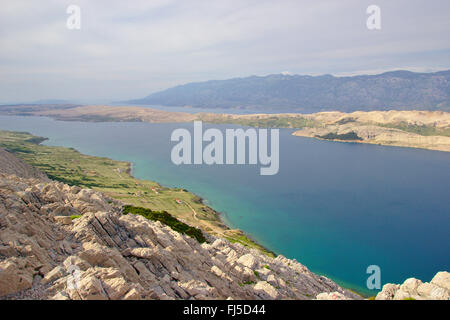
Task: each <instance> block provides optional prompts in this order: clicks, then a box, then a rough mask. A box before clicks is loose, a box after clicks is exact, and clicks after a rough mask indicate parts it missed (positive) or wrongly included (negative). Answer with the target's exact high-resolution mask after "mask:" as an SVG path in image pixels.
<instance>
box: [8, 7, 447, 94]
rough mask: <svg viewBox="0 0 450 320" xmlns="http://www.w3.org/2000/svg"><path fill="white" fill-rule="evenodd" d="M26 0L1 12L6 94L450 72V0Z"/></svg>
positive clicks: (140, 90) (115, 91) (109, 91)
mask: <svg viewBox="0 0 450 320" xmlns="http://www.w3.org/2000/svg"><path fill="white" fill-rule="evenodd" d="M377 2H378V5H379V6H380V7H381V14H382V30H380V31H369V30H367V28H366V18H367V14H366V8H367V6H368V5H369V4H371V3H365V2H364V1H360V0H345V1H334V0H323V1H315V2H313V1H306V0H305V1H299V0H280V1H271V0H239V1H238V0H229V1H220V0H209V1H204V0H190V1H176V0H152V1H147V0H134V1H132V2H123V1H118V0H116V1H111V0H110V1H105V0H97V1H88V0H79V1H77V3H76V4H77V5H79V6H80V8H81V19H82V20H81V21H82V22H81V30H79V31H75V30H68V29H67V28H66V19H67V17H68V15H67V14H66V8H67V6H68V5H70V4H72V1H61V0H49V1H45V2H38V1H33V2H30V1H27V0H16V1H9V2H7V3H4V4H2V11H1V12H0V47H1V48H2V50H0V72H1V73H2V77H1V78H0V100H2V101H3V102H5V101H19V100H22V101H23V100H35V99H40V98H61V99H75V98H77V99H79V98H80V97H83V99H99V98H101V99H110V100H120V99H127V98H135V97H141V96H145V95H147V94H149V93H150V92H153V91H157V90H160V89H164V88H166V87H168V86H172V85H177V84H181V83H185V82H190V81H201V80H209V79H224V78H229V77H235V76H247V75H251V74H260V75H261V74H269V73H279V72H280V70H290V72H292V73H303V74H304V73H307V74H321V73H322V74H323V73H335V74H344V73H358V71H362V70H386V69H394V68H395V69H397V68H406V67H409V68H419V69H428V70H431V69H436V68H448V67H449V65H450V63H449V62H450V61H449V60H448V57H449V52H450V43H449V42H448V41H446V39H445V37H444V36H443V35H444V34H446V33H447V32H448V30H449V29H450V19H449V18H450V10H449V9H450V3H449V2H448V1H446V0H436V1H425V0H414V1H407V0H398V1H388V0H379V1H377Z"/></svg>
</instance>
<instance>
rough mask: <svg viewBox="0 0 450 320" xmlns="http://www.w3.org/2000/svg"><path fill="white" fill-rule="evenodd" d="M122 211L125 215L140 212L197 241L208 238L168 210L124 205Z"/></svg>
mask: <svg viewBox="0 0 450 320" xmlns="http://www.w3.org/2000/svg"><path fill="white" fill-rule="evenodd" d="M122 213H123V214H125V215H126V214H129V213H131V214H138V215H140V216H143V217H145V218H147V219H149V220H152V221H159V222H161V223H163V224H165V225H167V226H169V227H170V228H172V230H175V231H177V232H180V233H183V234H186V235H188V236H190V237H191V238H194V239H197V241H198V242H200V243H203V242H206V238H205V236H204V235H203V233H202V231H201V230H200V229H197V228H194V227H191V226H189V225H187V224H185V223H183V222H181V221H179V220H178V219H177V218H175V217H173V216H172V215H170V214H169V213H167V212H166V211H152V210H150V209H147V208H142V207H133V206H124V207H123V211H122Z"/></svg>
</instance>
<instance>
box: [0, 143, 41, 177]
mask: <svg viewBox="0 0 450 320" xmlns="http://www.w3.org/2000/svg"><path fill="white" fill-rule="evenodd" d="M0 173H5V174H14V175H16V176H18V177H22V178H36V179H40V180H43V181H48V180H49V179H48V178H47V176H46V175H45V173H43V172H41V171H40V170H38V169H36V168H35V167H33V166H30V165H29V164H28V163H25V162H23V161H22V160H21V159H19V158H17V157H16V156H15V155H13V154H11V153H10V152H8V151H6V150H5V149H3V148H0Z"/></svg>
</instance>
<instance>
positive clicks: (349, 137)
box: [316, 131, 362, 140]
mask: <svg viewBox="0 0 450 320" xmlns="http://www.w3.org/2000/svg"><path fill="white" fill-rule="evenodd" d="M316 137H318V138H322V139H326V140H362V139H361V138H360V137H359V136H358V135H357V134H356V133H355V132H354V131H350V132H347V133H344V134H337V133H331V132H330V133H327V134H325V135H323V136H316Z"/></svg>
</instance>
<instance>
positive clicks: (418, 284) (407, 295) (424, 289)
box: [376, 271, 450, 300]
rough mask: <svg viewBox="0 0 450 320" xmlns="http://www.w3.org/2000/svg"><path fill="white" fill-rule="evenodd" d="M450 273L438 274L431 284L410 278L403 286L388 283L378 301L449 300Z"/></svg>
mask: <svg viewBox="0 0 450 320" xmlns="http://www.w3.org/2000/svg"><path fill="white" fill-rule="evenodd" d="M449 299H450V273H448V272H444V271H442V272H438V273H437V274H436V275H435V276H434V278H433V279H432V280H431V281H430V282H422V281H420V280H418V279H415V278H409V279H407V280H406V281H405V282H403V284H401V285H400V284H392V283H388V284H385V285H384V286H383V290H381V291H380V292H379V293H378V294H377V296H376V300H449Z"/></svg>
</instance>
